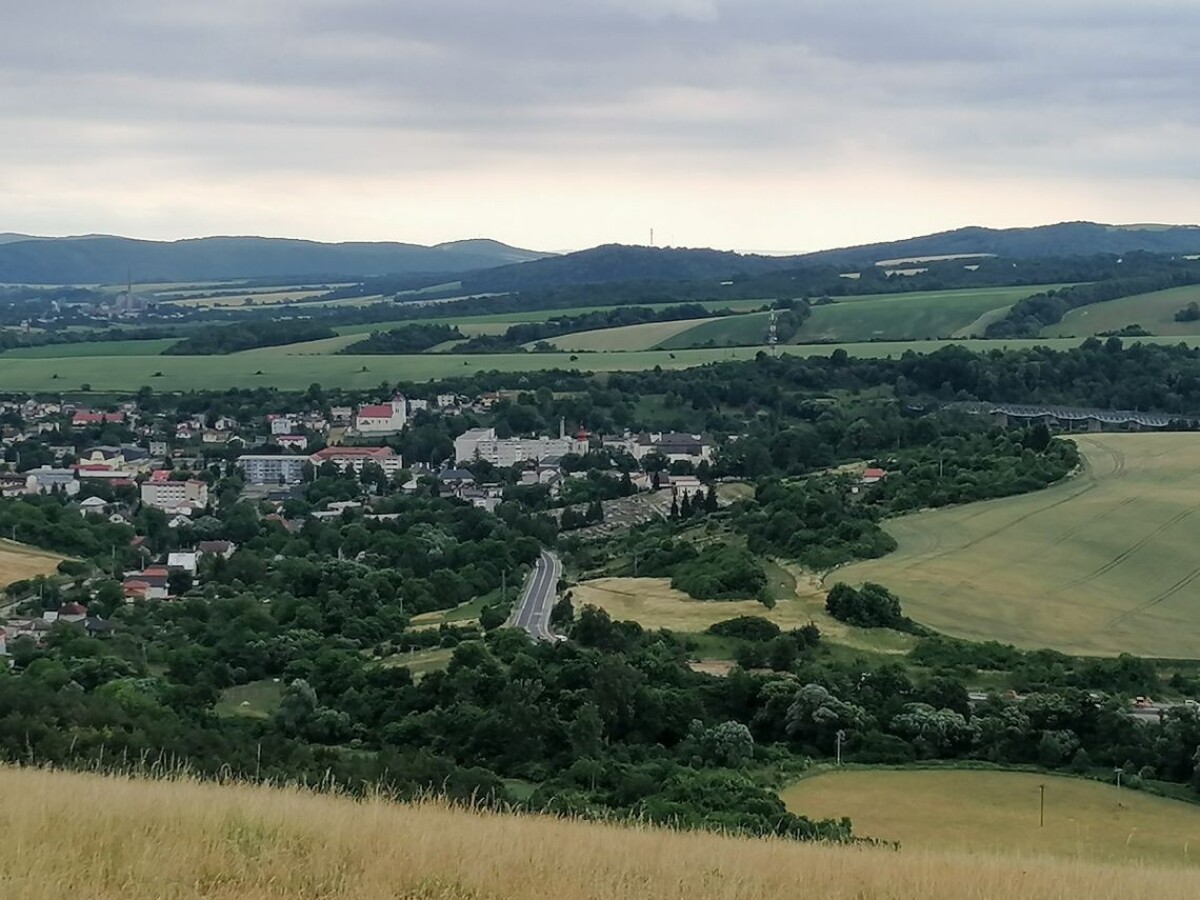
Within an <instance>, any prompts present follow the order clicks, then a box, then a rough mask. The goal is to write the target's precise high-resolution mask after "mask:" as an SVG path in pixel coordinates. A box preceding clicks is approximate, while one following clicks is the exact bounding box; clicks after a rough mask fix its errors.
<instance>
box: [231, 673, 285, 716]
mask: <svg viewBox="0 0 1200 900" xmlns="http://www.w3.org/2000/svg"><path fill="white" fill-rule="evenodd" d="M282 695H283V684H282V682H280V681H278V680H276V679H273V678H264V679H263V680H262V681H251V682H250V683H249V684H239V685H235V686H234V687H231V688H226V689H225V690H224V691H222V692H221V699H220V700H218V701H217V705H216V707H215V709H216V713H217V715H219V716H244V717H246V718H248V719H266V718H268V717H270V716H271V715H272V714H273V713H274V712H275V709H276V707H278V706H279V698H280V697H281V696H282Z"/></svg>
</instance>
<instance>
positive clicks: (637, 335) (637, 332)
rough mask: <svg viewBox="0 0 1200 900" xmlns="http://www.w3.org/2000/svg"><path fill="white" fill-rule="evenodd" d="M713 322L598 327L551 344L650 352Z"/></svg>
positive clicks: (687, 321)
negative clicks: (705, 323) (677, 336)
mask: <svg viewBox="0 0 1200 900" xmlns="http://www.w3.org/2000/svg"><path fill="white" fill-rule="evenodd" d="M736 318H738V319H743V318H753V316H737V317H736ZM711 321H714V320H711V319H680V320H679V321H677V322H645V323H642V324H640V325H622V326H620V327H619V328H597V329H595V330H594V331H576V332H573V333H572V334H564V335H563V336H562V337H556V338H551V339H550V341H549V343H551V344H554V346H556V347H558V348H559V349H560V350H650V349H652V348H654V347H657V346H658V345H659V344H667V343H670V339H671V337H672V336H674V335H677V334H679V333H680V332H683V331H688V330H689V329H693V328H695V327H696V326H697V325H698V324H699V323H701V322H711ZM716 321H722V320H716ZM527 346H528V345H527Z"/></svg>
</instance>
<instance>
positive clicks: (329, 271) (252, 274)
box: [0, 234, 546, 284]
mask: <svg viewBox="0 0 1200 900" xmlns="http://www.w3.org/2000/svg"><path fill="white" fill-rule="evenodd" d="M544 256H546V254H544V253H537V252H535V251H532V250H521V249H519V248H517V247H510V246H508V245H507V244H501V243H500V242H498V241H492V240H485V239H475V240H466V241H453V242H450V243H445V244H437V245H435V246H433V247H425V246H422V245H419V244H400V243H386V242H378V243H343V244H325V243H319V242H317V241H303V240H293V239H289V238H262V237H206V238H196V239H191V240H182V241H142V240H135V239H132V238H123V237H113V236H111V235H94V236H83V237H69V238H39V237H31V236H29V235H18V234H3V235H0V283H3V282H10V283H12V282H15V283H29V284H95V283H104V284H111V283H117V282H122V281H124V280H125V279H126V278H127V277H129V276H130V275H132V277H133V280H134V281H142V282H148V281H198V280H224V279H233V278H273V277H288V278H292V277H295V278H322V279H333V278H357V277H362V276H369V275H385V274H409V273H430V274H433V273H439V274H445V275H448V276H456V275H458V274H460V273H463V272H470V271H476V270H480V269H488V268H492V267H494V266H503V265H510V264H513V263H521V262H527V261H530V260H536V259H540V258H542V257H544Z"/></svg>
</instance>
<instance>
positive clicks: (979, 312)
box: [797, 285, 1062, 341]
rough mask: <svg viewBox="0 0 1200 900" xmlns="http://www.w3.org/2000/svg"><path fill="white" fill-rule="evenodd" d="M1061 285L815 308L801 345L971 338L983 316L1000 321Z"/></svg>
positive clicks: (845, 301)
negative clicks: (1019, 305)
mask: <svg viewBox="0 0 1200 900" xmlns="http://www.w3.org/2000/svg"><path fill="white" fill-rule="evenodd" d="M1061 286H1062V285H1035V286H1032V287H995V288H976V289H969V290H960V291H918V292H915V293H910V294H872V295H867V296H863V297H843V298H838V300H837V302H836V303H833V304H829V305H826V306H814V307H813V314H812V317H811V318H810V319H809V320H808V321H807V322H805V323H804V326H803V327H802V328H801V329H800V334H799V336H798V337H797V340H800V341H814V340H821V341H827V340H835V341H869V340H875V339H879V338H885V339H888V340H914V341H915V340H922V339H925V338H938V337H970V336H972V335H973V334H976V333H979V332H980V331H982V328H981V327H980V326H975V323H976V322H977V321H978V320H979V319H980V317H983V316H987V315H988V314H989V313H990V314H993V315H994V316H995V317H999V316H1000V315H1003V313H1004V312H1005V311H1007V309H1008V308H1009V307H1010V306H1012V305H1013V304H1014V303H1016V302H1017V301H1018V300H1021V299H1023V298H1025V297H1028V296H1030V295H1032V294H1036V293H1039V292H1041V291H1044V290H1048V289H1049V288H1056V287H1061ZM984 324H986V322H985V323H984ZM973 326H975V327H973Z"/></svg>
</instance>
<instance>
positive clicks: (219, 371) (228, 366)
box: [0, 336, 1200, 392]
mask: <svg viewBox="0 0 1200 900" xmlns="http://www.w3.org/2000/svg"><path fill="white" fill-rule="evenodd" d="M1177 340H1178V339H1177V338H1162V339H1160V341H1161V342H1169V343H1174V342H1176V341H1177ZM1150 342H1153V340H1151V341H1150ZM1187 342H1188V343H1190V344H1191V345H1193V346H1200V336H1197V337H1194V338H1190V339H1188V340H1187ZM950 344H956V345H959V346H963V347H967V348H968V349H971V350H974V351H977V352H978V351H983V350H993V349H1003V348H1012V349H1018V348H1023V347H1037V346H1048V347H1054V348H1057V349H1069V348H1071V347H1077V346H1078V345H1079V341H1078V340H1075V339H1069V338H1068V339H1061V340H1042V339H1038V340H1010V341H970V340H962V341H890V342H887V341H875V342H870V343H861V344H801V345H793V346H788V347H780V348H779V352H780V353H787V354H790V355H794V356H828V355H829V354H830V353H832V352H833V351H834V350H835V349H837V348H839V347H840V348H842V349H844V350H846V352H848V353H849V354H850V355H851V356H857V357H864V358H886V357H898V356H900V355H901V354H903V353H905V352H906V351H910V350H911V351H913V352H915V353H931V352H933V351H935V350H938V349H940V348H942V347H945V346H949V345H950ZM766 349H767V348H765V347H722V348H715V349H696V350H674V351H667V350H639V351H632V352H626V353H587V354H584V353H581V354H569V353H507V354H494V355H483V354H464V355H454V354H449V353H446V354H425V355H414V356H359V355H346V356H341V355H328V354H321V355H310V356H304V355H294V354H286V355H283V356H279V357H275V358H269V357H264V356H263V355H256V354H255V352H253V351H248V352H246V353H237V354H232V355H230V356H222V357H219V358H215V357H204V356H191V357H187V356H170V357H168V356H162V357H153V358H150V357H121V356H104V355H102V353H101V355H97V356H88V357H73V358H65V357H63V358H53V359H14V358H12V357H10V356H9V355H8V354H0V384H2V385H4V387H5V389H6V390H10V391H30V390H38V391H42V390H56V389H62V388H63V386H64V385H70V386H75V385H79V384H82V383H84V382H87V383H89V384H91V385H92V387H93V388H94V389H95V390H97V391H126V392H132V391H136V390H137V389H138V388H139V387H142V386H143V385H149V386H151V387H153V388H154V389H155V390H161V391H181V390H194V389H202V388H208V389H215V390H224V389H227V388H231V387H255V386H263V387H276V388H282V389H296V388H304V387H307V386H308V385H309V384H311V383H313V382H314V381H317V382H320V383H321V384H323V385H325V386H326V387H345V388H373V387H376V386H377V385H378V384H379V382H380V381H382V380H385V379H386V380H390V381H429V380H433V379H437V378H449V377H454V376H456V375H470V374H474V373H478V372H487V371H493V370H495V371H501V372H530V371H541V370H544V369H574V370H578V371H581V372H627V371H638V370H641V369H650V368H653V367H654V366H661V367H662V368H664V369H684V368H689V367H691V366H699V365H704V364H705V363H711V362H719V361H722V360H729V359H753V358H754V356H755V355H756V354H757V353H759V352H765V351H766ZM98 352H99V351H98ZM572 357H574V358H572ZM214 359H219V365H214ZM364 367H366V371H363V368H364ZM260 370H261V372H262V374H261V375H260V374H258V372H259V371H260ZM154 372H162V373H163V374H162V376H161V377H157V378H152V377H151V376H152V375H153V373H154ZM55 375H57V376H58V377H57V378H55V377H54V376H55Z"/></svg>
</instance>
